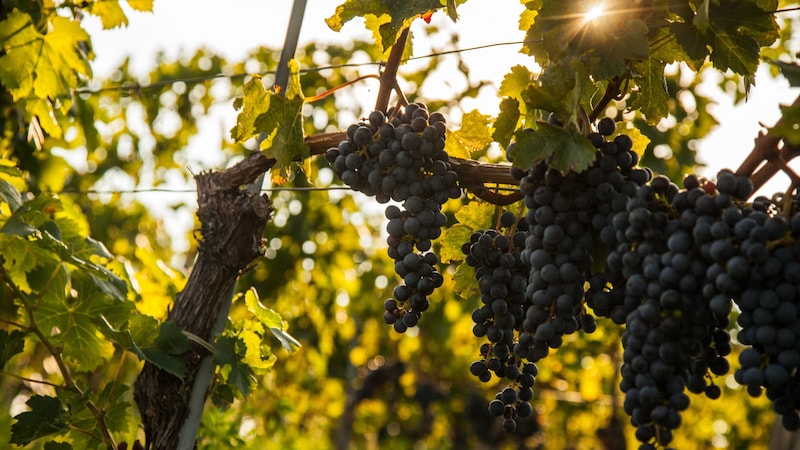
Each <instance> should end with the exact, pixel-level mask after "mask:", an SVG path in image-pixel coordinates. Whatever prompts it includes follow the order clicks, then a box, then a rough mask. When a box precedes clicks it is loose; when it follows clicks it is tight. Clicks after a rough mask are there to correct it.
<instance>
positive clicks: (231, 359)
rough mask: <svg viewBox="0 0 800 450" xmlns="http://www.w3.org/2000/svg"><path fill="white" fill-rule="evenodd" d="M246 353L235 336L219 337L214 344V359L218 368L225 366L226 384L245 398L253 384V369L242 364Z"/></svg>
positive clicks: (243, 345) (240, 341) (242, 344)
mask: <svg viewBox="0 0 800 450" xmlns="http://www.w3.org/2000/svg"><path fill="white" fill-rule="evenodd" d="M246 352H247V347H246V345H245V343H244V342H243V341H242V340H241V339H240V338H239V337H235V336H220V337H218V338H217V340H216V342H214V359H215V360H216V361H217V364H218V365H220V366H227V367H226V368H228V371H227V379H228V383H230V384H232V385H234V386H236V387H237V388H238V389H239V391H241V393H242V395H244V396H245V397H247V396H249V395H250V390H251V386H252V385H253V383H255V376H254V375H253V369H251V368H250V366H248V365H247V364H245V363H244V357H245V354H246Z"/></svg>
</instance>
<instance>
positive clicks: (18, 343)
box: [0, 330, 26, 370]
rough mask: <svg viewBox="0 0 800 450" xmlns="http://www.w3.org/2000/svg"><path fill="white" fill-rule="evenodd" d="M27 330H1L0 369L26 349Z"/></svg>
mask: <svg viewBox="0 0 800 450" xmlns="http://www.w3.org/2000/svg"><path fill="white" fill-rule="evenodd" d="M25 334H26V333H25V332H24V331H21V330H13V331H6V330H0V370H3V367H5V365H6V363H7V362H8V360H9V359H11V358H13V357H14V355H16V354H18V353H22V351H23V350H24V349H25Z"/></svg>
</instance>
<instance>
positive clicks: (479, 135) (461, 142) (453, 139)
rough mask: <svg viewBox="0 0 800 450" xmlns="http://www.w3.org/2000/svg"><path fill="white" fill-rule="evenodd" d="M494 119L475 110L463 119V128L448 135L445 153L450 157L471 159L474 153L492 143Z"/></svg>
mask: <svg viewBox="0 0 800 450" xmlns="http://www.w3.org/2000/svg"><path fill="white" fill-rule="evenodd" d="M491 122H492V118H491V116H488V115H485V114H481V113H480V112H479V111H478V110H477V109H474V110H472V111H470V112H468V113H466V114H464V115H463V116H462V117H461V128H459V129H458V130H456V131H451V132H449V133H447V139H446V140H445V151H446V152H447V153H448V154H449V155H450V156H455V157H458V158H464V159H470V156H471V154H472V153H474V152H477V151H481V150H485V149H486V148H487V147H488V146H489V144H491V143H492V136H491V130H492V126H491V125H492V124H491Z"/></svg>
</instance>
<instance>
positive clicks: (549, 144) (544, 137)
mask: <svg viewBox="0 0 800 450" xmlns="http://www.w3.org/2000/svg"><path fill="white" fill-rule="evenodd" d="M523 131H524V130H523ZM516 137H517V145H515V149H517V147H519V150H518V151H517V152H516V154H515V155H514V164H526V165H525V166H518V167H530V166H531V165H533V164H534V163H535V162H537V161H541V160H544V159H547V158H550V166H551V167H553V168H555V169H558V170H560V171H562V172H566V171H570V170H572V171H575V172H580V171H582V170H583V169H585V168H587V167H589V166H590V165H591V164H592V162H593V161H594V159H595V148H594V146H592V143H591V142H589V140H588V139H587V138H586V137H585V136H583V135H582V134H581V133H580V132H578V131H577V130H573V129H569V130H568V129H565V128H562V127H557V126H553V125H550V124H548V123H545V122H539V123H538V129H537V130H536V132H534V133H524V134H520V133H519V132H518V133H517V134H516ZM517 155H520V156H517ZM518 160H519V163H518Z"/></svg>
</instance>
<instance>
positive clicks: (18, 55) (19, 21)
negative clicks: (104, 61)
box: [0, 9, 92, 106]
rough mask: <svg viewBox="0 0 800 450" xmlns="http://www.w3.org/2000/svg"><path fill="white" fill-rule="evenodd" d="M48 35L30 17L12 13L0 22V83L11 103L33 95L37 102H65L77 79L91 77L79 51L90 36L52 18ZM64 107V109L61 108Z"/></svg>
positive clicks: (75, 25) (77, 25)
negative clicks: (48, 100) (57, 99)
mask: <svg viewBox="0 0 800 450" xmlns="http://www.w3.org/2000/svg"><path fill="white" fill-rule="evenodd" d="M48 28H49V32H48V33H47V34H46V35H42V34H40V33H39V32H38V31H37V30H36V28H35V25H34V23H33V20H32V19H31V17H30V16H29V15H28V14H26V13H23V12H20V11H19V10H16V9H15V10H14V11H12V12H11V14H9V15H8V17H7V18H6V20H4V21H3V22H0V30H3V31H0V46H2V47H3V48H4V49H5V50H6V53H5V55H3V56H0V81H2V82H3V84H4V85H5V86H6V87H7V88H8V90H9V92H11V95H12V97H13V98H14V100H19V99H21V98H25V97H28V96H29V95H31V94H33V95H35V96H36V97H38V98H40V99H45V98H51V99H55V98H66V97H69V96H70V94H71V90H72V88H74V87H76V86H77V85H78V75H81V76H85V77H90V76H91V73H92V69H91V66H90V65H89V62H88V60H87V57H86V56H85V55H84V54H82V53H81V51H80V43H81V42H88V41H90V37H89V34H88V33H87V32H86V31H85V30H84V29H83V28H81V26H80V23H78V22H74V21H72V20H70V19H68V18H66V17H61V16H52V17H51V19H50V21H49V26H48ZM64 106H66V105H64Z"/></svg>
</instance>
